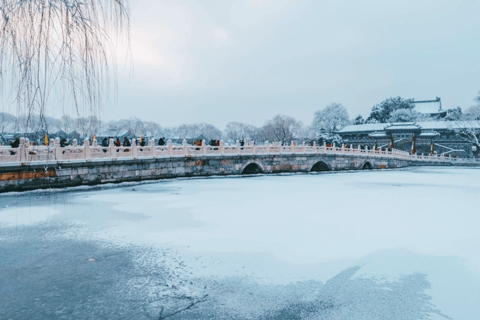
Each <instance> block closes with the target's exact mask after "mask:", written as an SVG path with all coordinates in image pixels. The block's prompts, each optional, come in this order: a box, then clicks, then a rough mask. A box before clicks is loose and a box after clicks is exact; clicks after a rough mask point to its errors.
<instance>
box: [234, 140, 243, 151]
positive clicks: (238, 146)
mask: <svg viewBox="0 0 480 320" xmlns="http://www.w3.org/2000/svg"><path fill="white" fill-rule="evenodd" d="M235 149H236V150H237V154H240V153H242V152H241V150H240V141H239V140H237V143H236V144H235Z"/></svg>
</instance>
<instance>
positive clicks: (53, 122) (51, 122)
mask: <svg viewBox="0 0 480 320" xmlns="http://www.w3.org/2000/svg"><path fill="white" fill-rule="evenodd" d="M45 124H46V126H45V129H46V130H47V131H48V132H49V133H54V132H57V131H58V130H61V129H62V121H61V120H59V119H55V118H53V117H45Z"/></svg>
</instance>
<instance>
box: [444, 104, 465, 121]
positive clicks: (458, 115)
mask: <svg viewBox="0 0 480 320" xmlns="http://www.w3.org/2000/svg"><path fill="white" fill-rule="evenodd" d="M463 118H464V115H463V113H462V108H460V107H456V108H452V109H450V110H448V112H447V115H446V116H445V118H443V119H442V120H443V121H459V120H462V119H463Z"/></svg>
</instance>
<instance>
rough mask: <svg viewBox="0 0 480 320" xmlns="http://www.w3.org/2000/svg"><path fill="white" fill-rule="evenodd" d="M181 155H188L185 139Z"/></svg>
mask: <svg viewBox="0 0 480 320" xmlns="http://www.w3.org/2000/svg"><path fill="white" fill-rule="evenodd" d="M183 154H184V155H187V154H188V144H187V139H183Z"/></svg>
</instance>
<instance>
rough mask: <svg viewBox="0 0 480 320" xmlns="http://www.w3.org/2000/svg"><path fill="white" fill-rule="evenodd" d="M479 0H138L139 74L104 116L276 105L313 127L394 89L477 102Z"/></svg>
mask: <svg viewBox="0 0 480 320" xmlns="http://www.w3.org/2000/svg"><path fill="white" fill-rule="evenodd" d="M479 12H480V1H478V0H461V1H460V0H455V1H449V0H402V1H385V0H364V1H358V0H348V1H347V0H336V1H323V0H305V1H301V0H296V1H293V0H241V1H240V0H239V1H230V0H216V1H213V0H212V1H208V0H202V1H194V0H172V1H170V0H136V1H135V3H134V7H133V10H132V30H131V46H132V54H133V66H134V72H133V74H130V73H129V72H128V71H126V70H125V64H124V63H123V60H122V58H119V60H120V61H119V93H118V103H117V105H116V106H115V107H112V106H111V105H107V106H105V107H104V109H103V113H104V116H106V117H109V118H113V119H119V118H128V117H131V116H137V117H138V118H141V119H144V120H153V121H156V122H159V123H160V124H161V125H162V126H174V125H179V124H182V123H194V122H208V123H212V124H214V125H217V126H218V127H219V128H220V129H223V128H224V126H225V125H226V124H227V123H228V122H230V121H241V122H247V123H251V124H254V125H262V124H263V123H264V121H265V120H266V119H268V118H271V117H273V116H274V115H276V114H284V115H290V116H294V117H295V118H297V119H299V120H301V121H303V122H304V123H306V124H310V123H311V121H312V118H313V113H314V112H315V111H317V110H319V109H322V108H324V107H325V106H326V105H328V104H329V103H331V102H340V103H343V104H344V105H345V106H346V107H347V108H348V110H349V114H350V117H351V118H354V117H355V116H356V115H357V114H363V115H364V116H368V114H369V112H370V109H371V107H372V106H373V105H374V104H376V103H378V102H380V101H382V100H384V99H385V98H388V97H392V96H402V97H405V98H415V99H417V100H423V99H434V98H435V97H436V96H439V97H441V98H442V102H443V106H444V107H445V108H448V107H454V106H457V105H459V106H461V107H462V108H463V109H466V108H468V107H469V106H471V105H472V104H473V97H474V96H475V95H476V93H477V92H478V91H479V90H480V63H479V62H480V41H479V39H480V25H479V24H478V13H479Z"/></svg>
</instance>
